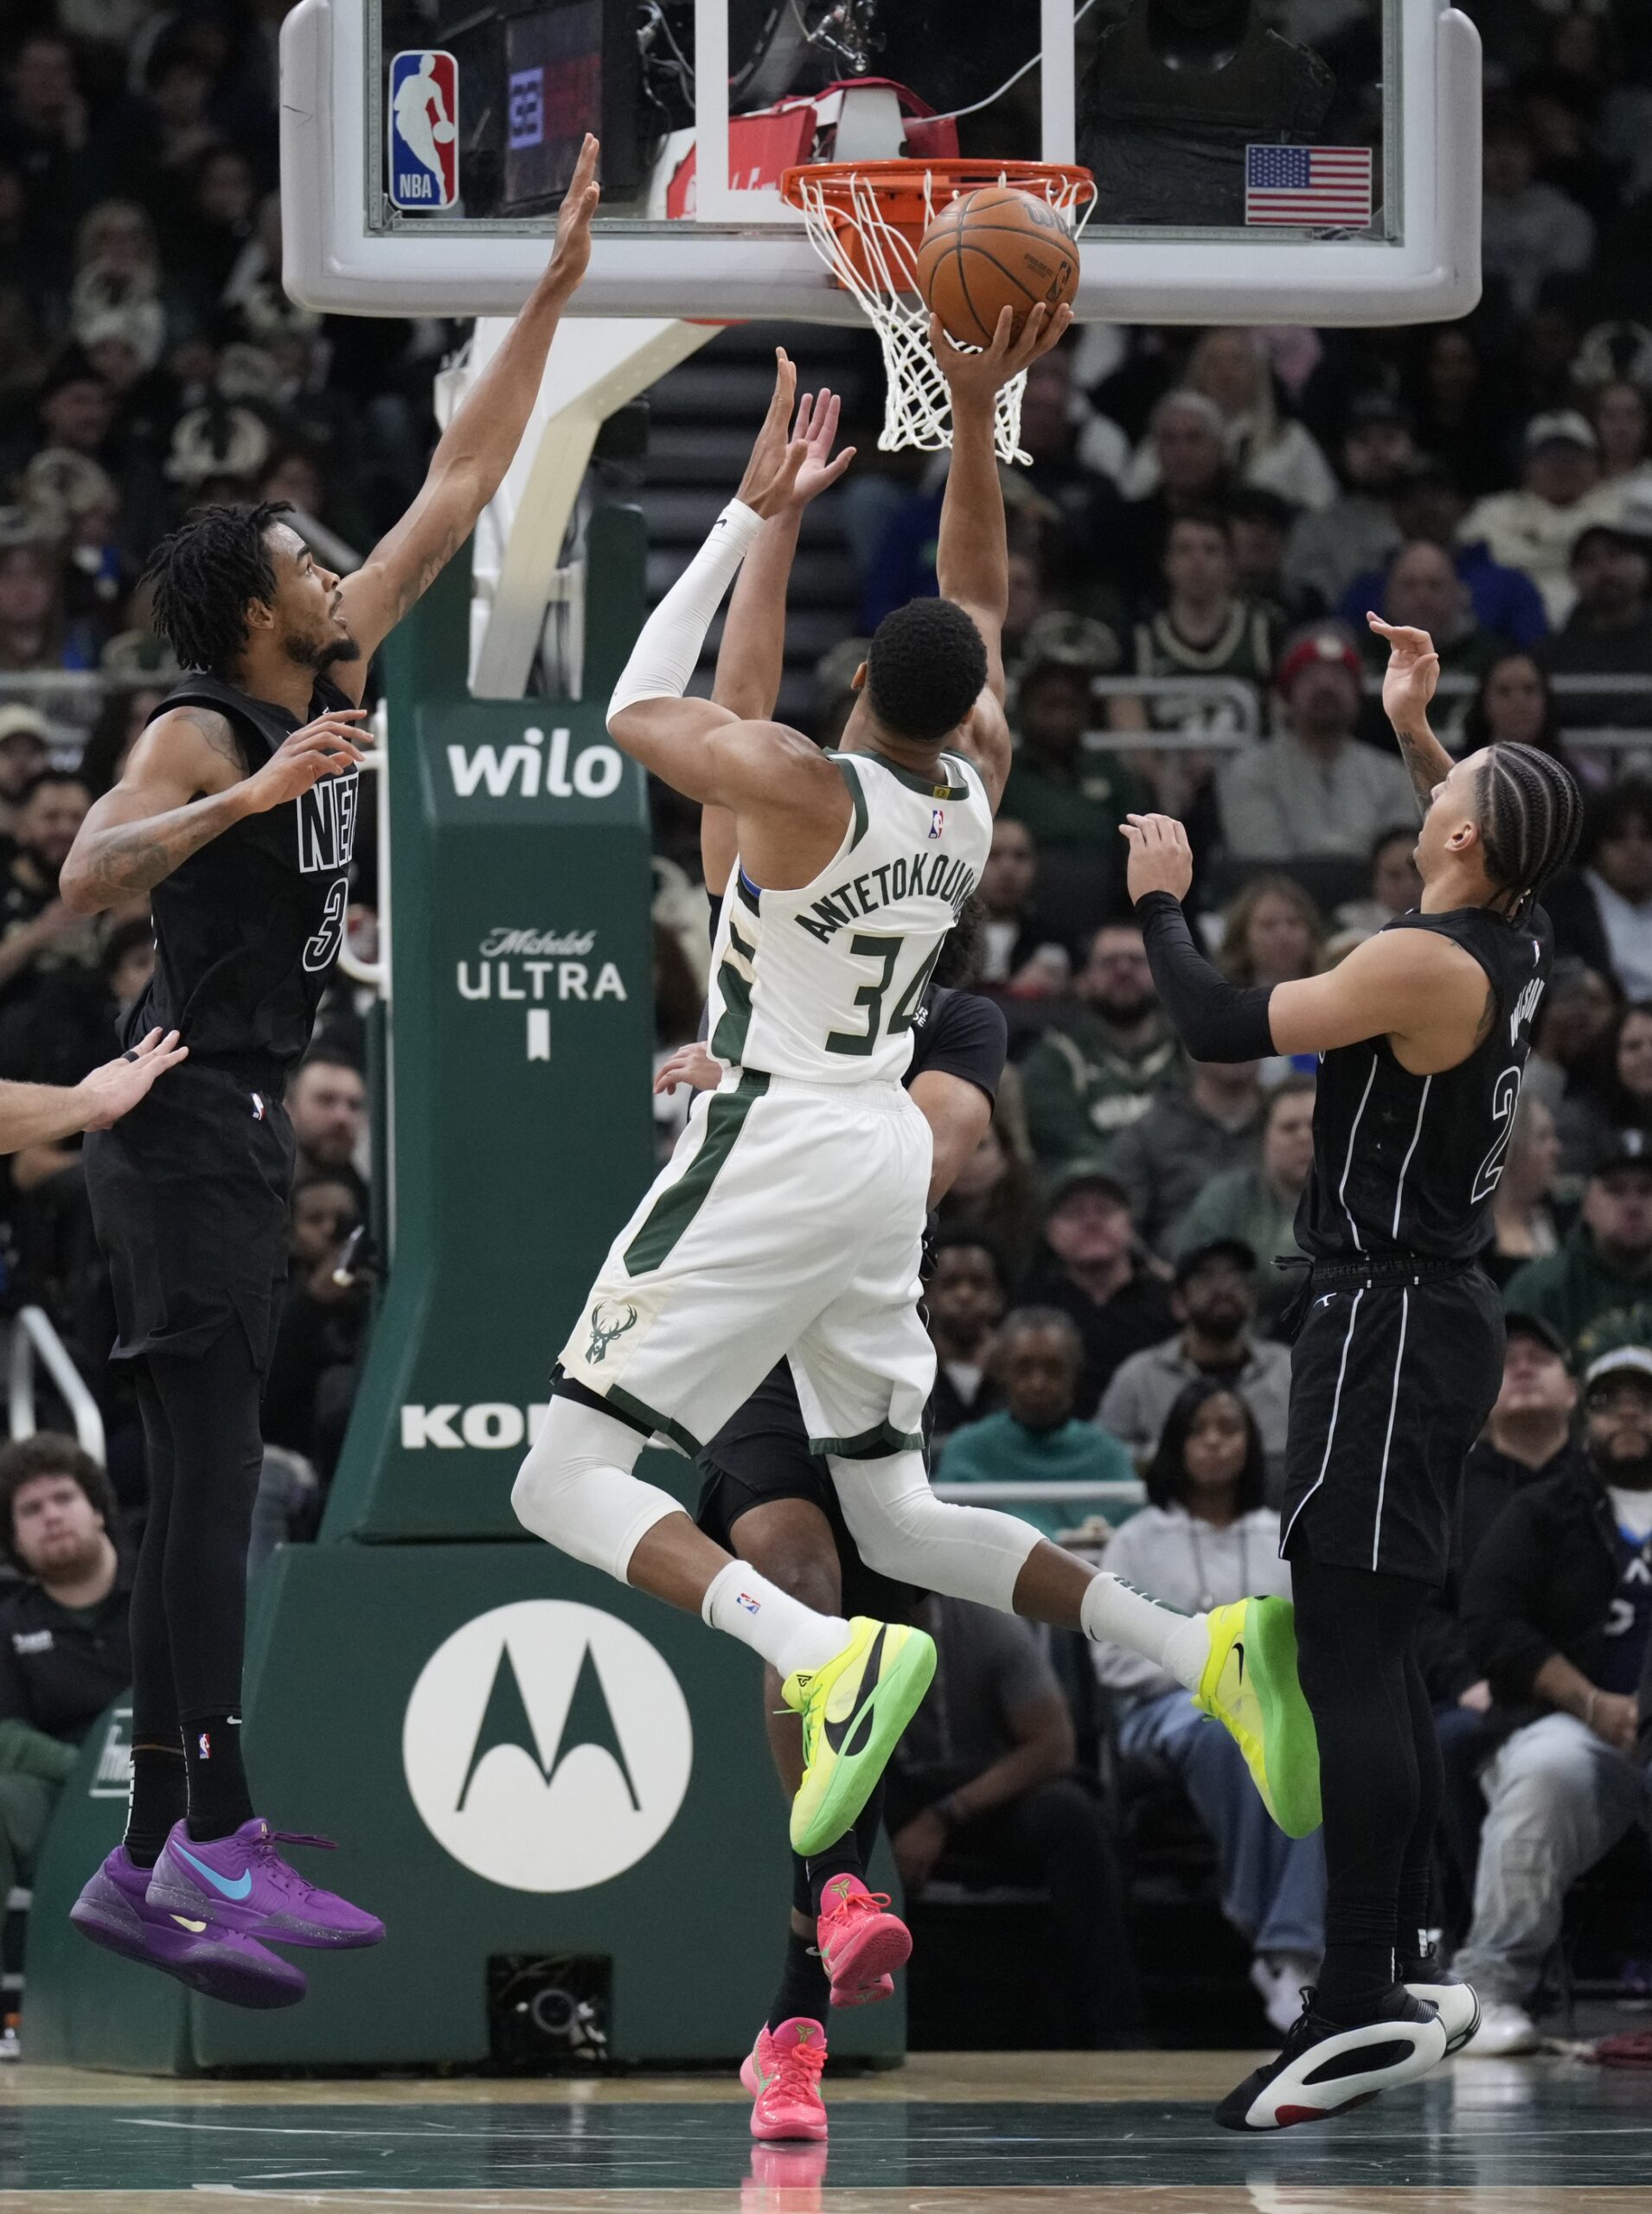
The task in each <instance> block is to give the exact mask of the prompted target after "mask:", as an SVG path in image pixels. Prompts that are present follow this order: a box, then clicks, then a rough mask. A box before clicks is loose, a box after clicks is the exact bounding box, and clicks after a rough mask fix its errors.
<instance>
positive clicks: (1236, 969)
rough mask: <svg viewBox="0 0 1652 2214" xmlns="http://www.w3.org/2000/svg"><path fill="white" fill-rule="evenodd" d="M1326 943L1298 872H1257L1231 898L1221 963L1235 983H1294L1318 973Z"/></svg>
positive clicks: (1218, 960)
mask: <svg viewBox="0 0 1652 2214" xmlns="http://www.w3.org/2000/svg"><path fill="white" fill-rule="evenodd" d="M1412 842H1413V843H1414V842H1415V836H1414V834H1413V841H1412ZM1324 944H1325V925H1324V922H1323V920H1322V918H1321V915H1320V912H1319V909H1318V908H1317V907H1316V905H1314V902H1313V901H1312V899H1309V895H1308V894H1307V893H1305V892H1304V891H1303V888H1302V886H1301V885H1300V884H1298V883H1297V881H1296V880H1295V878H1294V877H1289V876H1275V875H1262V876H1253V877H1252V878H1251V880H1249V882H1248V883H1247V884H1246V885H1245V888H1244V890H1243V891H1242V892H1239V893H1236V894H1235V895H1234V897H1233V899H1231V900H1230V901H1229V902H1228V905H1227V908H1226V912H1225V913H1224V915H1223V917H1222V942H1221V945H1220V950H1218V952H1217V956H1216V965H1217V967H1218V968H1219V969H1220V970H1221V972H1222V974H1223V976H1226V978H1227V980H1228V982H1230V983H1233V984H1290V983H1295V982H1297V979H1298V978H1299V977H1302V976H1312V975H1313V973H1314V971H1315V969H1316V968H1317V967H1318V966H1319V957H1320V955H1321V953H1322V950H1323V949H1324Z"/></svg>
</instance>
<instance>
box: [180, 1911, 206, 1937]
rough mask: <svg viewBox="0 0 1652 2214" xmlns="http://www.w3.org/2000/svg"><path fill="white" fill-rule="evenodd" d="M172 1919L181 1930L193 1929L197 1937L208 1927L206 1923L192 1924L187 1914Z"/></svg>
mask: <svg viewBox="0 0 1652 2214" xmlns="http://www.w3.org/2000/svg"><path fill="white" fill-rule="evenodd" d="M172 1919H173V1921H174V1922H176V1923H177V1925H178V1928H179V1929H193V1930H194V1932H195V1936H197V1937H198V1936H200V1935H201V1933H202V1930H203V1929H205V1928H206V1926H207V1925H206V1923H204V1922H191V1921H190V1919H189V1916H188V1915H187V1914H175V1915H174V1916H173V1917H172Z"/></svg>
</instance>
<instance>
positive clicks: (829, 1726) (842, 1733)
mask: <svg viewBox="0 0 1652 2214" xmlns="http://www.w3.org/2000/svg"><path fill="white" fill-rule="evenodd" d="M887 1635H888V1633H887V1630H881V1629H880V1631H879V1632H878V1634H877V1635H876V1637H874V1639H873V1641H872V1650H871V1651H870V1652H869V1653H868V1654H867V1656H866V1660H865V1662H864V1663H863V1665H862V1667H861V1683H862V1684H864V1683H866V1682H867V1681H868V1680H870V1682H871V1685H872V1689H871V1690H870V1691H869V1692H868V1693H867V1694H866V1697H865V1698H864V1699H862V1700H861V1704H860V1705H859V1706H857V1707H856V1708H855V1712H854V1713H853V1714H851V1715H850V1716H849V1718H848V1720H847V1721H845V1722H834V1721H833V1720H832V1718H831V1717H830V1716H829V1715H828V1716H827V1717H826V1718H825V1729H826V1743H827V1744H829V1746H830V1747H831V1749H832V1750H833V1751H834V1752H835V1753H842V1752H844V1751H846V1750H848V1751H851V1752H855V1753H858V1752H861V1751H862V1750H864V1746H863V1745H862V1744H855V1745H852V1746H851V1745H850V1744H849V1742H848V1741H849V1739H850V1738H851V1737H856V1736H859V1737H861V1738H865V1737H869V1736H870V1734H871V1730H872V1707H873V1702H874V1700H875V1699H876V1698H877V1695H878V1670H879V1668H880V1667H881V1665H882V1661H883V1641H884V1639H885V1637H886V1636H887Z"/></svg>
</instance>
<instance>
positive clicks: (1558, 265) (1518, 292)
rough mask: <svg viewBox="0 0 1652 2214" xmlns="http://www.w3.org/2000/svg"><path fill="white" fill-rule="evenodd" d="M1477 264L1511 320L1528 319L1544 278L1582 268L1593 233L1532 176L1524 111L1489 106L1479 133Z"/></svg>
mask: <svg viewBox="0 0 1652 2214" xmlns="http://www.w3.org/2000/svg"><path fill="white" fill-rule="evenodd" d="M1482 128H1483V137H1482V180H1483V188H1482V210H1481V218H1480V221H1481V236H1480V262H1481V267H1482V270H1483V272H1484V273H1485V275H1486V277H1487V278H1501V280H1502V283H1503V285H1505V286H1506V287H1507V289H1508V297H1509V299H1510V301H1511V302H1512V304H1513V305H1514V310H1515V312H1516V313H1517V314H1520V315H1523V316H1527V315H1530V314H1531V312H1532V310H1533V309H1534V307H1535V306H1536V305H1537V299H1538V294H1539V292H1540V290H1541V289H1542V285H1543V282H1544V279H1545V278H1548V277H1555V276H1561V275H1566V274H1569V273H1570V272H1572V271H1573V270H1578V269H1584V268H1586V267H1587V266H1588V265H1589V262H1590V260H1591V258H1592V256H1593V254H1594V251H1595V227H1594V224H1593V222H1592V221H1591V219H1590V217H1589V216H1588V215H1587V214H1585V211H1584V209H1583V208H1580V207H1579V206H1578V203H1577V202H1576V201H1575V200H1572V199H1570V198H1568V196H1567V195H1566V194H1565V193H1564V192H1562V191H1560V190H1559V188H1558V187H1557V186H1555V185H1553V184H1545V183H1542V182H1540V180H1539V178H1538V176H1537V175H1536V170H1537V151H1538V150H1537V144H1536V140H1535V138H1534V135H1533V131H1532V126H1531V124H1530V122H1529V120H1528V119H1527V116H1526V114H1525V112H1524V111H1523V110H1522V109H1521V108H1520V107H1518V106H1514V104H1512V103H1508V104H1504V103H1502V102H1499V103H1496V104H1495V105H1494V104H1491V103H1488V107H1487V113H1486V118H1485V122H1484V125H1483V126H1482Z"/></svg>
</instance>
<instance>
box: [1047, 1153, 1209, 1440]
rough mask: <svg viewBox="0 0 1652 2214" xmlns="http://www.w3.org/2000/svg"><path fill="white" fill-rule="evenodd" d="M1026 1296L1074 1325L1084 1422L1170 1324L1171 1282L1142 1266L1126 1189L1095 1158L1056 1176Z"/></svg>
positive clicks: (1076, 1407) (1077, 1399) (1078, 1403)
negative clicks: (1133, 1358)
mask: <svg viewBox="0 0 1652 2214" xmlns="http://www.w3.org/2000/svg"><path fill="white" fill-rule="evenodd" d="M1021 1296H1022V1297H1023V1299H1025V1300H1026V1301H1028V1302H1031V1303H1035V1304H1037V1305H1039V1306H1041V1307H1057V1308H1060V1309H1061V1310H1062V1312H1063V1313H1064V1314H1066V1315H1067V1316H1068V1317H1069V1318H1070V1320H1071V1321H1073V1323H1074V1324H1075V1326H1076V1327H1077V1329H1078V1333H1079V1344H1080V1347H1082V1352H1083V1359H1082V1363H1081V1366H1080V1368H1079V1379H1078V1384H1077V1386H1076V1390H1075V1392H1074V1397H1073V1414H1074V1416H1075V1417H1077V1419H1078V1420H1079V1421H1080V1422H1088V1421H1090V1420H1091V1418H1092V1417H1093V1416H1094V1414H1095V1411H1096V1410H1097V1408H1098V1406H1099V1405H1100V1404H1101V1395H1102V1393H1103V1392H1105V1390H1106V1388H1107V1386H1108V1385H1109V1384H1110V1383H1111V1381H1112V1379H1113V1375H1114V1373H1115V1372H1116V1371H1117V1368H1118V1366H1119V1364H1120V1363H1121V1362H1122V1361H1124V1360H1128V1359H1129V1357H1130V1354H1131V1353H1139V1352H1140V1351H1141V1350H1142V1348H1143V1346H1151V1345H1156V1344H1157V1343H1158V1342H1159V1341H1160V1340H1161V1339H1162V1338H1164V1337H1167V1336H1169V1333H1170V1331H1171V1329H1172V1328H1174V1327H1175V1310H1174V1309H1173V1308H1172V1306H1171V1303H1170V1287H1169V1284H1168V1283H1166V1282H1165V1280H1164V1278H1163V1277H1161V1276H1159V1275H1157V1274H1156V1273H1155V1271H1154V1270H1151V1269H1150V1268H1149V1267H1148V1266H1147V1265H1146V1263H1145V1261H1144V1259H1143V1254H1142V1251H1141V1245H1140V1242H1139V1240H1138V1239H1137V1235H1136V1227H1135V1225H1134V1224H1133V1223H1132V1222H1131V1220H1130V1195H1129V1193H1127V1192H1126V1191H1125V1190H1124V1186H1123V1185H1122V1184H1120V1182H1119V1181H1118V1179H1117V1177H1116V1176H1114V1175H1112V1174H1110V1173H1109V1171H1108V1170H1107V1169H1105V1168H1102V1167H1100V1166H1099V1165H1098V1164H1092V1163H1091V1162H1088V1161H1076V1162H1074V1163H1073V1166H1072V1167H1071V1168H1066V1169H1064V1170H1063V1171H1062V1172H1061V1174H1060V1175H1058V1176H1057V1177H1055V1179H1054V1180H1053V1183H1052V1185H1051V1187H1050V1195H1049V1200H1048V1204H1047V1207H1046V1210H1045V1215H1044V1251H1043V1252H1042V1254H1041V1256H1040V1257H1038V1258H1037V1259H1035V1260H1034V1264H1033V1265H1032V1267H1031V1269H1030V1270H1028V1275H1027V1280H1026V1282H1025V1283H1024V1284H1023V1285H1022V1287H1021Z"/></svg>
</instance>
